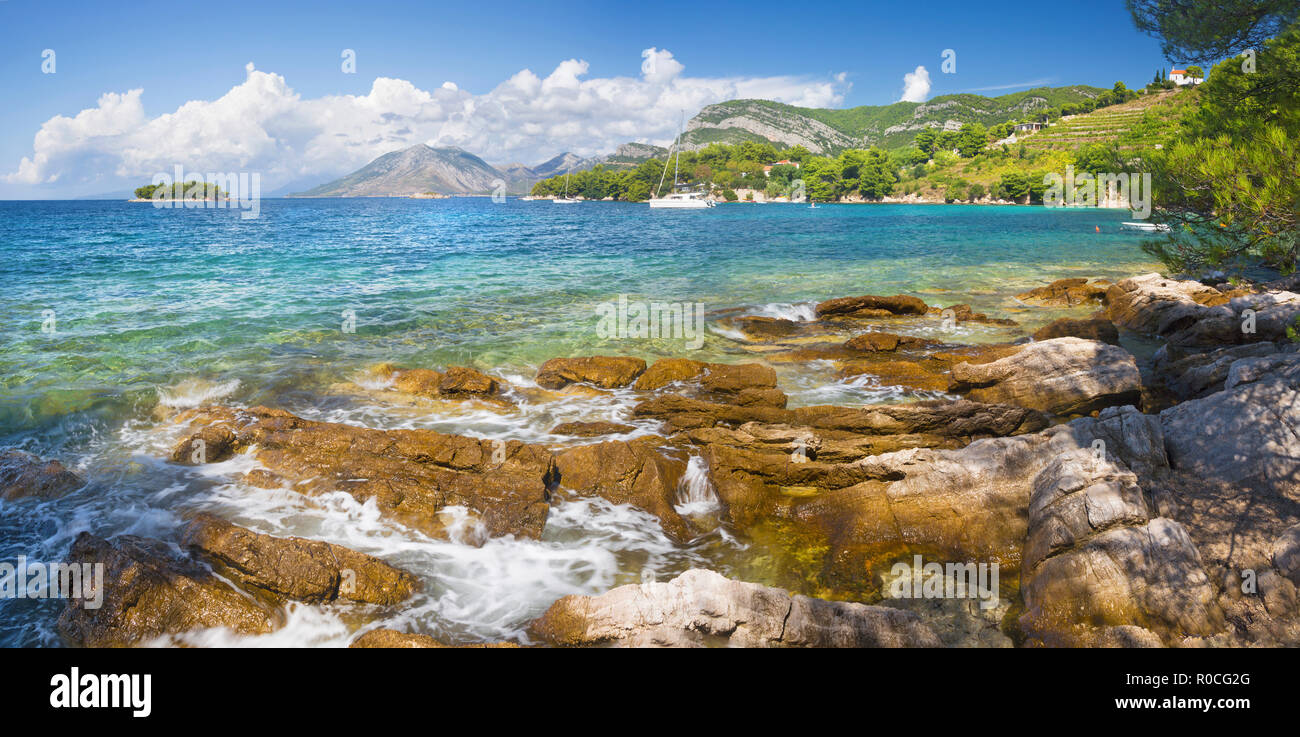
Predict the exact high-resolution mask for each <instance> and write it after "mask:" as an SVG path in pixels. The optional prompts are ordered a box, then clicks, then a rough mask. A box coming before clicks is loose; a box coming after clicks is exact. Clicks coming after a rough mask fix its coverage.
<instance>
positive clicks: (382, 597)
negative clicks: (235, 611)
mask: <svg viewBox="0 0 1300 737" xmlns="http://www.w3.org/2000/svg"><path fill="white" fill-rule="evenodd" d="M183 542H184V544H185V545H187V546H188V547H190V548H191V549H192V550H194V551H196V552H197V553H198V554H199V555H200V556H201V557H203V558H204V559H206V560H208V561H209V562H210V563H213V564H216V565H217V566H219V567H220V568H221V569H222V570H223V572H227V573H228V574H229V577H231V578H234V579H236V580H238V581H239V582H241V583H243V584H246V585H249V586H255V587H257V588H260V589H263V590H265V591H267V592H270V593H271V594H274V595H276V596H280V597H285V598H289V599H295V600H297V601H304V602H308V603H311V604H317V603H322V602H331V601H335V600H337V599H347V600H350V601H357V602H365V603H371V604H396V603H398V602H400V601H402V600H404V599H407V598H409V597H410V596H411V595H412V594H414V593H415V591H416V589H417V588H418V587H419V581H418V580H417V579H416V578H415V576H413V575H411V574H410V573H407V572H406V571H403V570H400V569H398V568H394V567H393V566H390V565H389V564H387V563H385V562H384V561H382V560H380V559H378V558H375V557H374V556H370V555H366V554H364V553H358V552H356V551H354V550H349V549H348V548H345V547H343V546H341V545H333V544H331V543H327V542H320V541H316V540H306V539H303V538H300V537H287V538H281V537H272V536H270V535H263V534H259V533H256V532H253V531H252V530H247V529H245V528H243V527H238V526H236V525H233V524H231V523H229V522H227V521H225V520H223V519H221V518H219V517H216V516H214V515H211V514H207V513H203V514H199V515H198V516H196V517H195V518H194V520H193V521H191V522H190V523H189V525H188V526H187V527H186V528H185V532H184V535H183Z"/></svg>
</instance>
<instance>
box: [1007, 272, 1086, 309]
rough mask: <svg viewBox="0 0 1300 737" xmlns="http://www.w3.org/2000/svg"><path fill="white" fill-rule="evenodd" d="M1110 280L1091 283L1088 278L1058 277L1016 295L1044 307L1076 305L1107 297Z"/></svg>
mask: <svg viewBox="0 0 1300 737" xmlns="http://www.w3.org/2000/svg"><path fill="white" fill-rule="evenodd" d="M1108 286H1109V282H1106V281H1104V280H1098V281H1096V282H1092V283H1089V282H1088V280H1087V279H1080V278H1073V279H1057V280H1056V281H1054V282H1052V283H1051V284H1048V285H1047V286H1045V287H1036V288H1034V289H1031V290H1029V291H1028V292H1022V293H1020V294H1017V295H1016V299H1018V300H1020V301H1021V302H1025V303H1028V304H1031V305H1041V306H1043V307H1075V306H1077V305H1082V304H1088V303H1095V302H1102V301H1103V300H1104V299H1105V297H1106V289H1107V287H1108Z"/></svg>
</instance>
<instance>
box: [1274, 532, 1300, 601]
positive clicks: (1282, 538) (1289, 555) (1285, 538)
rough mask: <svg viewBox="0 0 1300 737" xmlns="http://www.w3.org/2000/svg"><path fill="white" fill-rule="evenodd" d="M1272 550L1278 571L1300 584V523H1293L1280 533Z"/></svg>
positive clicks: (1292, 581)
mask: <svg viewBox="0 0 1300 737" xmlns="http://www.w3.org/2000/svg"><path fill="white" fill-rule="evenodd" d="M1271 552H1272V555H1271V558H1272V561H1273V566H1274V567H1275V568H1277V570H1278V572H1279V573H1281V574H1282V575H1283V576H1286V577H1287V578H1288V579H1290V580H1291V583H1294V584H1296V585H1297V586H1300V525H1292V526H1291V527H1288V528H1287V529H1286V530H1285V531H1284V532H1283V533H1282V534H1281V535H1278V538H1277V540H1275V541H1274V542H1273V549H1272V551H1271Z"/></svg>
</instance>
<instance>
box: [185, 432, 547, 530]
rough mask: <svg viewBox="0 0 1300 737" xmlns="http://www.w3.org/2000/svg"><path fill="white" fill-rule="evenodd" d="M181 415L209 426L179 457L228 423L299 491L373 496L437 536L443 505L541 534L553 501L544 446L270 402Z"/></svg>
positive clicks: (242, 446)
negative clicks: (316, 417) (294, 410)
mask: <svg viewBox="0 0 1300 737" xmlns="http://www.w3.org/2000/svg"><path fill="white" fill-rule="evenodd" d="M178 421H180V422H188V423H190V425H191V426H200V427H201V428H204V429H199V430H198V432H196V433H195V434H194V435H191V436H189V437H186V438H184V439H182V440H181V441H180V443H178V444H177V446H176V449H175V450H174V451H173V457H176V456H178V455H180V456H187V455H188V453H189V452H190V449H192V448H193V447H194V440H195V439H196V438H198V437H199V436H201V435H203V434H204V433H212V432H216V431H224V432H228V433H229V437H230V438H231V441H230V442H229V444H228V448H229V450H230V451H231V452H245V451H248V452H251V453H252V455H254V456H255V457H256V458H257V460H258V461H260V462H261V463H262V465H263V466H264V467H265V469H266V470H268V471H270V472H271V473H274V474H276V475H278V476H280V477H282V478H284V479H286V480H287V481H288V482H289V483H291V484H293V488H294V489H296V490H297V491H300V492H303V493H306V494H319V493H325V492H331V491H342V492H345V493H347V494H350V495H352V496H353V497H355V498H356V499H358V500H359V501H362V502H365V501H368V500H371V499H373V500H374V501H375V504H376V505H377V507H378V508H379V511H380V512H381V513H382V514H384V515H386V516H388V517H391V518H393V519H395V520H397V521H399V522H401V523H403V524H408V525H411V526H412V527H415V528H416V529H419V530H421V531H423V532H425V533H427V534H431V535H440V534H442V533H443V530H444V527H445V524H446V522H447V520H445V519H444V518H443V516H442V514H441V512H442V510H443V509H444V508H445V507H448V506H452V505H459V506H464V507H468V508H469V509H470V510H472V511H473V512H474V513H475V514H476V515H478V518H479V520H480V521H481V522H482V524H483V526H484V529H485V531H486V532H487V534H489V535H493V536H498V535H508V534H512V535H517V536H521V537H533V538H535V537H538V536H540V535H541V531H542V527H543V525H544V524H545V522H546V515H547V511H548V510H549V508H550V507H549V503H548V502H549V498H550V497H549V495H550V489H551V488H552V486H553V484H554V482H555V474H556V471H555V463H554V459H553V458H552V456H551V453H550V451H548V450H547V449H546V448H543V447H541V446H534V445H525V444H523V443H520V442H518V441H513V440H512V441H509V442H503V441H493V440H487V439H478V438H467V437H461V436H458V435H444V434H442V433H438V432H433V431H431V430H373V429H369V428H363V427H354V426H351V425H342V424H337V423H332V422H315V421H311V420H304V419H302V418H299V417H295V416H293V415H291V414H289V413H288V412H284V411H282V410H273V409H268V408H266V407H254V408H252V409H247V410H243V409H230V408H225V407H204V408H201V409H198V410H192V411H189V412H186V413H183V414H182V415H180V416H179V417H178ZM209 447H211V446H209ZM208 460H209V461H212V460H215V459H214V458H212V457H211V456H209V458H208Z"/></svg>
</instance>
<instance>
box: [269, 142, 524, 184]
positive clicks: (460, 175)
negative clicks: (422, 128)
mask: <svg viewBox="0 0 1300 737" xmlns="http://www.w3.org/2000/svg"><path fill="white" fill-rule="evenodd" d="M503 181H505V182H506V183H507V190H509V182H508V181H507V180H506V176H505V175H504V174H503V173H502V172H500V171H498V170H497V169H496V168H494V167H492V166H491V165H489V164H488V163H487V162H486V161H484V160H483V159H480V158H479V157H477V156H475V155H474V154H471V153H469V152H467V151H465V150H463V149H459V148H455V147H451V148H433V147H432V146H427V145H425V144H423V143H420V144H416V145H414V146H411V147H410V148H407V149H403V150H401V151H393V152H391V153H386V154H384V155H383V156H380V157H379V158H377V159H375V160H374V161H372V162H370V163H369V164H366V165H365V166H363V167H361V168H360V169H358V170H356V171H354V172H352V173H351V174H349V175H347V176H346V177H343V178H342V179H337V180H335V181H333V182H329V183H328V184H322V185H320V186H319V187H315V188H312V189H309V190H307V191H306V192H299V193H298V194H296V195H294V196H295V197H385V196H390V197H400V196H404V195H412V194H419V193H421V192H438V193H441V194H489V193H491V192H492V191H493V190H494V189H496V187H497V186H498V183H499V182H503Z"/></svg>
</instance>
